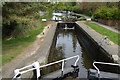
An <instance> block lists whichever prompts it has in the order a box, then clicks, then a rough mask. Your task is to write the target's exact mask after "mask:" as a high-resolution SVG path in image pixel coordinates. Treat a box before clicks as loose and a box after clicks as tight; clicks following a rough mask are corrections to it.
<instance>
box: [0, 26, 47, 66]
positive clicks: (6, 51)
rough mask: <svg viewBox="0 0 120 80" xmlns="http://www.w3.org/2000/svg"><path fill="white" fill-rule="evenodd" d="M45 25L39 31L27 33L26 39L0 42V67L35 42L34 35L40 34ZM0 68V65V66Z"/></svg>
mask: <svg viewBox="0 0 120 80" xmlns="http://www.w3.org/2000/svg"><path fill="white" fill-rule="evenodd" d="M44 26H45V25H41V26H40V28H39V29H36V30H30V31H28V35H29V36H28V37H22V38H16V39H11V40H3V41H2V65H4V64H5V63H7V62H10V61H11V60H12V59H13V58H15V57H16V56H18V55H19V54H20V53H21V52H23V51H25V50H26V49H27V48H28V46H29V45H30V44H31V43H32V42H33V41H35V40H36V35H38V34H39V33H41V32H42V31H43V29H44ZM0 66H1V65H0Z"/></svg>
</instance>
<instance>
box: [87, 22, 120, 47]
mask: <svg viewBox="0 0 120 80" xmlns="http://www.w3.org/2000/svg"><path fill="white" fill-rule="evenodd" d="M85 24H86V25H88V26H89V27H91V28H92V29H94V30H95V31H96V32H98V33H100V34H102V35H106V36H107V37H108V38H109V39H110V40H111V41H113V42H114V43H116V44H118V45H119V46H120V42H119V41H120V37H119V36H120V34H119V33H116V32H113V31H111V30H108V29H106V28H104V27H102V26H100V25H97V24H95V23H85Z"/></svg>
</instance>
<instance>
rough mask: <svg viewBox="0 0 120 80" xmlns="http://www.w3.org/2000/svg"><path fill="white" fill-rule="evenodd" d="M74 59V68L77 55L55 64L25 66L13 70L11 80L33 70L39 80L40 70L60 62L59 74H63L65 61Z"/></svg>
mask: <svg viewBox="0 0 120 80" xmlns="http://www.w3.org/2000/svg"><path fill="white" fill-rule="evenodd" d="M76 57H77V59H76V61H75V63H74V66H77V62H78V61H79V55H76V56H73V57H69V58H66V59H62V60H59V61H56V62H52V63H49V64H46V65H42V66H40V65H39V62H34V63H33V64H31V65H28V66H25V67H23V68H20V69H16V70H14V74H15V76H14V77H13V79H12V80H14V79H15V78H19V79H21V74H24V73H27V72H29V71H33V70H36V73H37V80H39V78H40V77H41V74H40V69H41V68H43V67H47V66H50V65H53V64H57V63H60V62H62V70H61V74H63V71H64V65H65V61H67V60H70V59H73V58H76ZM30 67H34V68H30ZM27 68H29V69H27Z"/></svg>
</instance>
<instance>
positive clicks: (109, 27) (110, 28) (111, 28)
mask: <svg viewBox="0 0 120 80" xmlns="http://www.w3.org/2000/svg"><path fill="white" fill-rule="evenodd" d="M80 15H81V16H84V17H85V18H86V19H89V18H91V17H89V16H85V15H83V14H80ZM91 22H92V23H96V24H98V25H100V26H102V27H104V28H107V29H109V30H111V31H113V32H117V33H120V31H118V30H117V29H115V28H113V27H111V26H107V25H104V24H102V23H99V22H95V21H91Z"/></svg>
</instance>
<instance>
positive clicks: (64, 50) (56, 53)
mask: <svg viewBox="0 0 120 80" xmlns="http://www.w3.org/2000/svg"><path fill="white" fill-rule="evenodd" d="M76 27H77V26H76V24H75V23H73V24H67V23H66V24H63V23H58V26H57V29H56V33H55V36H54V39H53V43H52V46H51V50H50V54H49V57H48V61H47V63H51V62H55V61H58V60H61V59H64V58H68V57H71V56H75V55H79V56H80V59H79V62H78V64H77V65H78V66H79V68H80V70H79V71H80V72H79V78H87V70H88V69H90V68H93V65H92V63H93V62H94V61H95V60H96V59H95V58H98V56H99V59H98V61H103V62H104V59H106V62H113V61H112V60H111V59H110V58H109V57H108V56H106V55H104V54H103V55H102V54H101V55H98V56H97V55H93V54H94V53H93V54H92V52H89V50H87V49H85V47H84V46H83V44H81V43H82V41H80V36H81V40H83V39H82V37H84V35H80V34H78V32H77V30H76ZM73 28H74V29H73ZM84 41H87V40H84ZM84 41H83V43H84ZM87 43H89V41H88V42H87ZM85 46H86V45H85ZM87 46H88V47H90V45H87ZM91 48H92V47H91ZM93 52H94V51H93ZM96 54H97V53H96ZM75 60H76V59H72V60H69V61H66V62H65V68H68V67H70V66H71V65H73V64H74V62H75ZM58 69H61V64H55V65H53V66H50V67H47V68H46V69H43V72H44V74H47V73H50V72H53V71H55V70H58ZM106 69H109V71H111V72H112V71H117V69H118V68H116V67H114V70H112V69H113V68H108V66H104V67H102V68H101V70H106ZM106 71H107V70H106Z"/></svg>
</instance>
